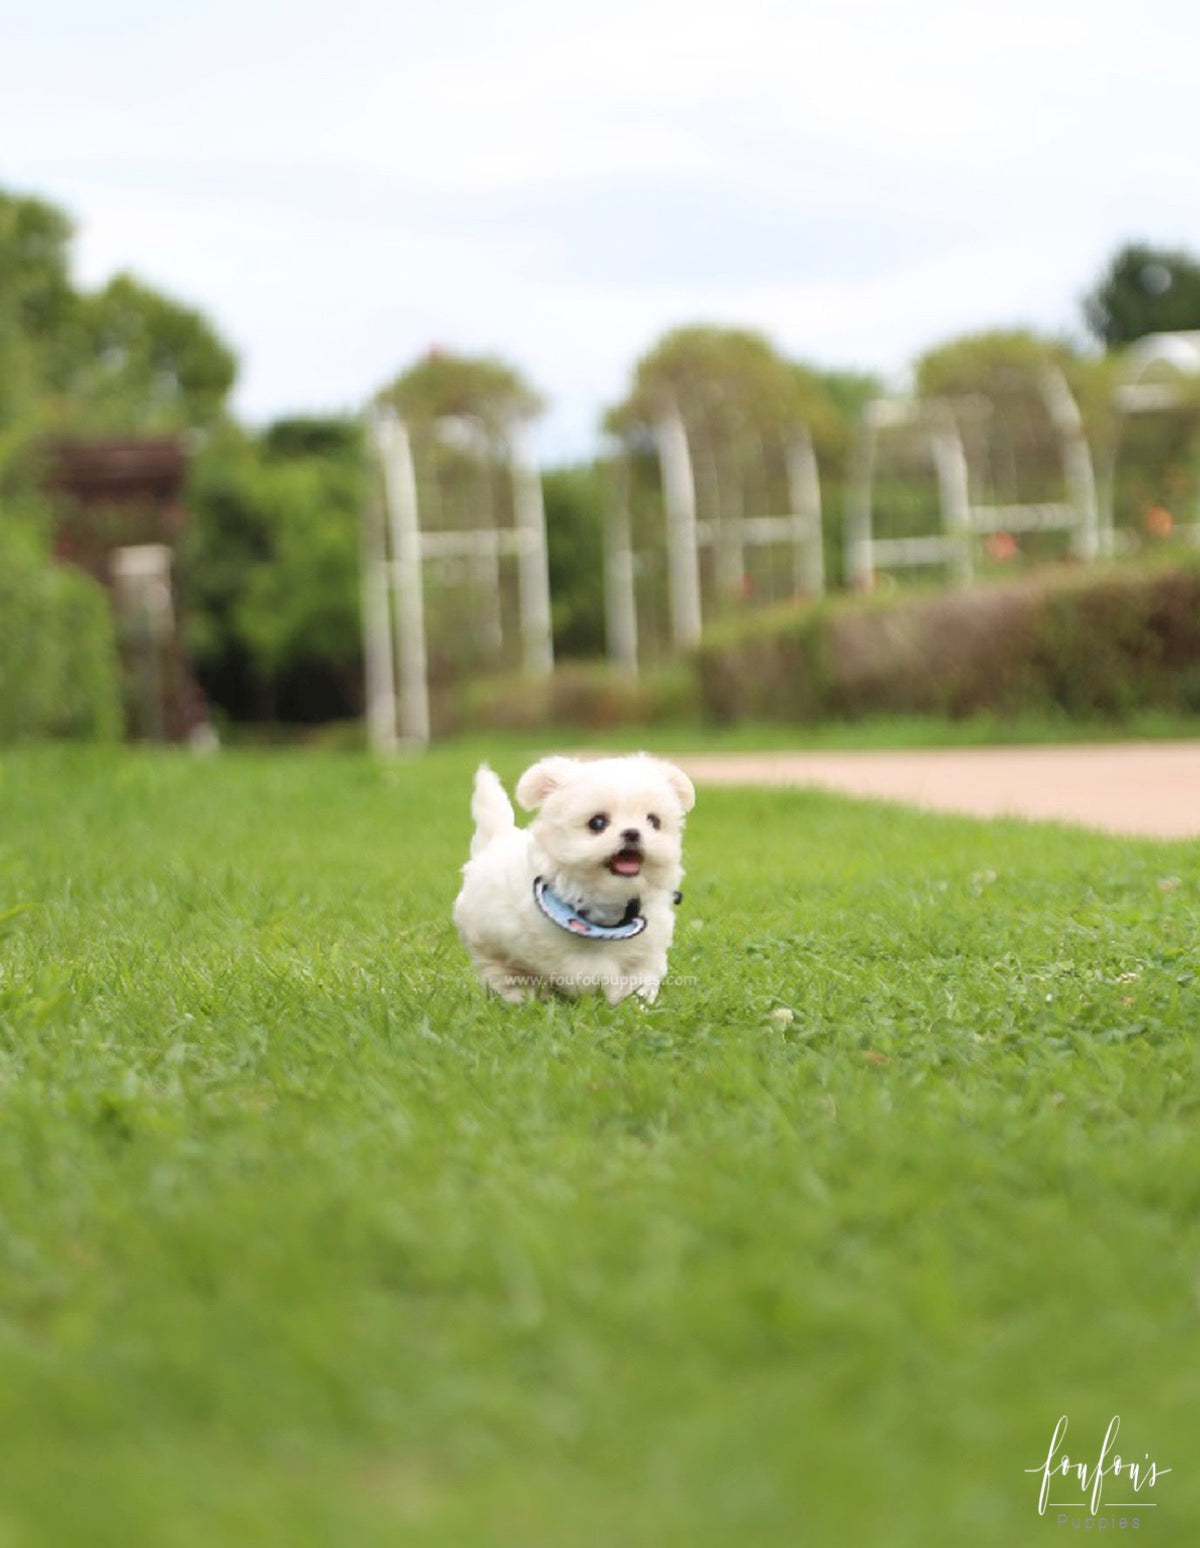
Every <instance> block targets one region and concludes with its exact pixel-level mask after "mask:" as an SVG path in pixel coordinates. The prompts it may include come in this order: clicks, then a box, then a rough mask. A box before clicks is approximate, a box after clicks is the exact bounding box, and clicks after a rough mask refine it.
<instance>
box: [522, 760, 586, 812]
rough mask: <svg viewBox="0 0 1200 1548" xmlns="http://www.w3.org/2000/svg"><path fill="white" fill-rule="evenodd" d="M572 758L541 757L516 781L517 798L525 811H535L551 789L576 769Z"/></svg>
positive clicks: (555, 788)
mask: <svg viewBox="0 0 1200 1548" xmlns="http://www.w3.org/2000/svg"><path fill="white" fill-rule="evenodd" d="M578 767H579V764H578V762H577V760H576V759H574V758H543V759H542V760H541V762H540V763H535V764H534V765H533V767H532V768H528V769H526V770H525V772H524V774H522V775H521V777H520V779H519V780H518V781H517V800H518V801H519V802H520V803H521V805H522V806H523V807H524V808H525V810H526V811H527V812H533V811H536V810H537V808H538V807H539V806H540V805H541V804H542V802H543V801H544V800H545V799H546V797H547V796H548V795H549V794H550V792H551V791H552V790H558V789H559V788H560V787H561V786H563V785H565V784H566V783H567V781H568V780H569V779H570V778H571V776H572V775H573V774H574V773H575V771H576V770H577V769H578Z"/></svg>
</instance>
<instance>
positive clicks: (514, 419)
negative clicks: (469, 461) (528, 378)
mask: <svg viewBox="0 0 1200 1548" xmlns="http://www.w3.org/2000/svg"><path fill="white" fill-rule="evenodd" d="M377 400H378V401H379V402H384V403H391V404H392V405H393V406H394V407H395V408H396V410H397V411H398V413H399V414H400V415H401V417H402V418H403V419H404V420H405V421H406V422H407V423H408V425H409V427H410V428H411V429H412V430H414V432H416V433H418V434H419V433H421V432H422V431H424V430H428V429H429V428H431V427H432V426H433V425H434V423H435V422H436V421H438V420H446V419H463V420H476V421H478V423H479V424H481V425H482V426H483V427H484V429H485V431H486V432H487V434H488V435H489V436H490V437H492V438H498V437H501V436H503V435H504V434H506V432H507V431H508V430H509V428H510V427H511V426H512V425H514V424H519V423H521V422H523V421H525V420H529V419H532V418H534V417H535V415H537V414H539V413H540V412H541V410H542V406H543V404H542V400H541V398H540V397H539V396H538V394H537V393H536V392H534V390H533V389H532V388H531V387H530V386H529V385H528V383H527V382H525V380H524V379H523V378H522V377H521V375H520V373H519V372H518V371H516V370H514V369H513V367H511V366H509V365H506V364H505V363H504V362H503V361H502V360H497V359H496V358H495V357H494V356H474V355H453V354H446V353H443V352H442V351H441V350H431V351H430V352H429V354H427V355H426V356H425V357H424V359H423V360H420V361H418V363H417V364H416V365H415V366H412V367H410V368H409V370H407V371H404V372H402V373H401V375H399V376H397V377H396V378H395V380H394V381H392V382H391V383H390V384H389V385H388V386H387V387H384V388H383V389H382V391H381V392H379V393H378V394H377Z"/></svg>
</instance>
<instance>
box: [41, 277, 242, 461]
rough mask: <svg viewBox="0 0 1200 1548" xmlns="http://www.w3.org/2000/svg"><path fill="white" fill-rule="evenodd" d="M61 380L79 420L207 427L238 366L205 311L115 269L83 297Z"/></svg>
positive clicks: (117, 428) (81, 424) (148, 427)
mask: <svg viewBox="0 0 1200 1548" xmlns="http://www.w3.org/2000/svg"><path fill="white" fill-rule="evenodd" d="M68 358H69V370H68V372H67V373H66V376H65V380H64V381H63V383H62V387H63V392H64V395H65V397H66V400H67V414H68V416H69V418H70V419H71V420H72V421H73V427H74V428H80V429H86V430H88V431H90V432H105V433H117V432H130V431H132V432H135V433H154V432H159V431H169V430H181V429H197V428H206V427H210V426H212V425H213V424H215V423H216V422H217V421H218V420H219V419H220V417H221V415H222V413H223V411H224V407H225V400H226V398H227V396H228V394H229V391H230V389H231V388H232V386H233V382H234V377H235V376H236V374H237V362H236V359H235V357H234V355H233V354H232V352H231V351H230V350H229V349H227V348H226V346H225V345H224V344H223V343H222V342H221V340H220V339H219V338H218V336H217V334H216V332H215V330H214V329H213V328H212V327H211V325H210V324H209V323H208V322H207V321H206V320H205V318H204V317H203V316H202V315H201V314H200V313H199V312H197V311H195V310H193V309H192V308H191V307H187V306H182V305H180V304H179V303H178V302H176V301H172V300H170V299H169V298H168V297H166V296H163V295H160V294H159V293H158V292H157V291H154V290H151V289H149V288H148V287H147V286H145V285H143V284H141V283H140V281H138V280H136V279H134V278H133V277H132V276H131V275H129V274H118V275H116V276H115V277H114V278H113V279H111V280H109V282H108V284H107V285H106V286H105V287H104V288H103V289H102V290H99V291H97V292H95V293H94V294H92V295H88V296H84V297H82V298H81V299H80V301H79V303H78V305H77V307H76V309H75V317H74V320H73V326H72V329H71V347H70V350H69V356H68Z"/></svg>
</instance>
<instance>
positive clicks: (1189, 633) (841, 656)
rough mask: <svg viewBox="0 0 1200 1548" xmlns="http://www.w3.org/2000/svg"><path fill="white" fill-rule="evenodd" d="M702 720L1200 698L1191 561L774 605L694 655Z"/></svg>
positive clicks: (1124, 710) (1118, 707)
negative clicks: (898, 596)
mask: <svg viewBox="0 0 1200 1548" xmlns="http://www.w3.org/2000/svg"><path fill="white" fill-rule="evenodd" d="M697 669H698V673H699V678H700V694H701V702H702V705H703V708H704V711H705V713H706V715H707V716H708V717H709V718H710V719H712V720H715V721H718V722H722V723H731V722H733V721H738V720H783V721H796V722H804V721H814V720H828V719H838V718H857V717H859V716H864V715H869V714H910V713H911V714H926V715H942V716H949V717H951V718H956V719H957V718H963V717H966V716H969V715H972V714H976V713H981V712H987V713H990V714H995V715H1000V716H1009V715H1017V714H1024V713H1053V712H1055V711H1058V712H1064V711H1065V712H1066V713H1068V714H1070V715H1074V716H1079V717H1103V718H1109V719H1120V718H1122V717H1124V716H1126V715H1129V714H1131V713H1133V712H1134V711H1138V710H1144V709H1161V710H1168V711H1172V712H1176V713H1180V712H1183V713H1187V712H1191V711H1196V712H1200V564H1197V563H1185V564H1181V565H1178V566H1177V567H1175V568H1171V569H1162V568H1158V569H1152V570H1148V569H1131V568H1127V567H1124V568H1120V569H1118V568H1115V567H1114V568H1107V567H1105V568H1092V569H1063V570H1054V571H1047V572H1042V573H1040V574H1038V575H1036V576H1032V577H1030V578H1028V579H1024V580H1021V581H1019V582H1011V583H1007V584H1002V585H989V586H978V587H973V588H969V589H966V590H960V591H953V592H944V593H940V594H938V595H936V596H926V595H918V596H911V597H907V598H904V599H903V600H899V601H896V600H892V601H888V602H885V601H883V600H881V599H879V598H877V597H875V598H868V599H861V598H849V599H845V598H844V599H840V600H836V601H830V602H825V603H820V604H817V605H815V606H808V607H802V608H792V609H789V610H788V611H786V612H781V611H778V610H776V611H772V612H770V613H764V614H760V615H757V616H755V617H752V618H749V619H746V620H743V621H740V622H739V623H738V624H736V625H728V626H725V627H724V628H721V629H720V630H718V631H714V632H713V633H712V634H711V635H710V636H708V637H707V638H706V639H705V640H704V641H703V643H702V644H701V646H700V649H699V652H698V655H697Z"/></svg>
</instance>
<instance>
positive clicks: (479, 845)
mask: <svg viewBox="0 0 1200 1548" xmlns="http://www.w3.org/2000/svg"><path fill="white" fill-rule="evenodd" d="M471 816H472V818H473V819H474V821H475V832H474V834H473V835H472V838H471V859H472V860H474V858H475V856H476V855H477V854H479V853H480V852H481V851H482V850H484V849H486V848H487V846H488V845H489V844H490V843H491V842H492V840H493V839H494V838H498V837H499V836H500V834H502V833H507V832H508V831H509V830H510V829H511V828H514V827H516V818H515V817H514V816H513V809H512V802H511V801H510V800H509V799H508V796H507V795H506V794H505V793H504V786H503V785H502V784H501V783H500V781H499V779H498V778H497V777H496V775H495V774H493V773H492V771H491V769H489V768H488V766H487V764H486V763H481V764H480V765H479V767H478V769H476V771H475V789H474V792H473V793H472V795H471Z"/></svg>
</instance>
